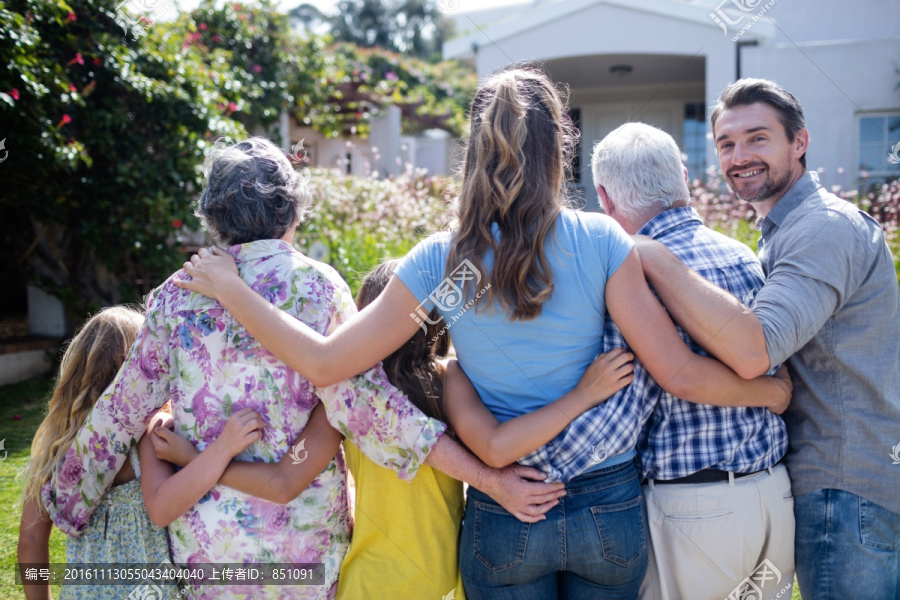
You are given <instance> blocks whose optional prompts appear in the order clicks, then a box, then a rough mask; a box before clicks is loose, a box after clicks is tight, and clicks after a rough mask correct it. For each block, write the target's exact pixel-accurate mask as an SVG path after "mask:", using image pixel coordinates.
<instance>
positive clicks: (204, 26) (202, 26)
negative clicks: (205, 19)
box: [200, 23, 206, 31]
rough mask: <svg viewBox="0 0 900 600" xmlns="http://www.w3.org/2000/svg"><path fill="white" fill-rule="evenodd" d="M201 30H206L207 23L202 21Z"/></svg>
mask: <svg viewBox="0 0 900 600" xmlns="http://www.w3.org/2000/svg"><path fill="white" fill-rule="evenodd" d="M200 29H201V31H206V23H200Z"/></svg>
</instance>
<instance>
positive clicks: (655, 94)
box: [444, 0, 900, 210]
mask: <svg viewBox="0 0 900 600" xmlns="http://www.w3.org/2000/svg"><path fill="white" fill-rule="evenodd" d="M486 14H487V13H482V14H481V17H483V16H486ZM503 14H505V17H499V18H498V19H497V20H494V21H492V22H490V23H484V24H481V23H479V26H478V27H471V28H470V30H469V31H468V33H465V34H464V35H462V36H460V37H458V38H456V39H453V40H450V41H448V42H447V43H446V44H445V45H444V57H445V58H457V59H464V60H471V61H473V62H474V64H475V66H476V69H477V71H478V76H479V77H480V78H482V77H485V76H487V75H489V74H490V73H492V72H494V71H496V70H498V69H501V68H503V67H505V66H506V65H509V64H511V63H519V62H527V63H532V64H536V65H538V66H541V67H542V68H543V69H544V70H545V71H546V72H547V73H548V74H549V75H550V76H551V77H552V78H553V79H554V80H555V81H557V82H559V83H562V84H566V85H567V86H568V88H569V89H570V108H571V114H572V117H573V119H574V120H575V121H576V123H577V124H578V126H579V128H580V130H581V134H582V144H581V148H580V150H579V155H578V157H577V160H576V165H575V170H576V175H575V182H574V188H575V190H574V191H575V192H576V194H578V195H580V196H581V197H582V198H583V199H584V202H585V204H586V207H587V208H589V209H593V210H596V209H598V202H597V196H596V192H595V191H594V190H593V185H592V183H591V172H590V153H591V148H592V145H593V143H594V142H595V141H597V140H600V139H602V138H603V137H604V136H605V135H606V134H607V133H609V132H610V131H611V130H612V129H614V128H615V127H617V126H618V125H620V124H622V123H624V122H626V121H643V122H646V123H650V124H652V125H656V126H658V127H660V128H662V129H664V130H666V131H667V132H669V133H670V134H671V135H672V136H673V137H674V138H675V140H676V141H677V142H678V143H679V145H680V146H681V148H682V150H683V151H684V153H685V155H686V164H687V166H688V168H689V171H690V174H691V176H692V177H702V175H703V172H704V170H705V168H706V166H707V165H710V164H714V163H715V147H714V145H713V143H712V139H711V137H712V136H711V134H710V129H709V114H710V112H711V108H712V106H713V105H714V103H715V101H716V99H717V98H718V96H719V93H720V92H721V90H722V89H723V88H724V87H725V86H726V85H727V84H729V83H730V82H733V81H734V80H735V79H737V78H738V77H763V78H767V79H773V80H775V81H777V82H778V83H780V84H782V85H783V86H785V87H786V88H787V89H788V90H789V91H791V92H792V93H793V94H794V95H795V96H797V98H798V99H799V100H800V102H801V104H802V105H803V107H804V111H805V114H806V119H807V126H808V128H809V130H810V133H811V145H810V151H809V153H808V156H807V159H808V164H809V167H810V168H811V169H816V168H823V169H824V173H823V176H822V179H823V183H825V184H826V185H832V184H841V185H842V186H843V187H844V188H853V187H855V186H866V185H868V184H872V183H881V182H883V181H885V180H889V179H896V178H897V177H900V164H894V163H891V162H889V161H888V155H889V154H890V153H891V151H892V147H893V146H894V144H897V143H898V142H900V93H898V89H900V88H898V84H900V3H898V2H896V1H895V0H889V1H887V2H886V1H884V0H856V1H854V2H846V0H556V1H553V0H533V1H532V2H526V3H523V4H521V5H517V6H514V7H507V8H506V10H505V11H504V12H503ZM476 16H477V15H476ZM470 22H472V23H477V22H478V20H477V19H475V18H473V19H471V20H470ZM483 22H484V21H482V23H483ZM897 148H898V149H900V146H898V147H897ZM898 158H900V157H898Z"/></svg>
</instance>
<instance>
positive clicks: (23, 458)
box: [0, 378, 800, 600]
mask: <svg viewBox="0 0 900 600" xmlns="http://www.w3.org/2000/svg"><path fill="white" fill-rule="evenodd" d="M51 385H52V381H51V380H50V379H49V378H37V379H32V380H30V381H26V382H23V383H17V384H15V385H9V386H4V387H0V440H5V446H6V451H7V452H8V453H9V454H8V456H7V458H6V460H4V461H3V462H0V506H5V507H6V510H5V511H3V512H0V600H13V599H20V598H23V597H24V594H23V592H22V588H21V587H17V586H16V585H15V584H14V581H15V575H14V573H15V567H16V544H17V543H18V539H19V520H20V518H21V516H22V507H21V504H20V503H21V499H22V482H21V479H17V478H16V475H17V473H18V472H19V471H20V470H21V469H22V468H23V467H24V466H25V463H26V462H27V461H28V455H29V453H30V450H31V438H32V437H34V432H35V431H36V430H37V428H38V425H40V423H41V420H42V419H43V417H44V412H45V409H46V401H47V396H48V394H49V391H50V388H51ZM26 399H30V400H31V401H30V402H26ZM15 415H19V416H21V420H16V419H15V418H14V416H15ZM0 456H2V452H0ZM65 559H66V547H65V535H64V534H62V533H61V532H60V531H59V530H58V529H56V528H54V529H53V535H52V536H51V537H50V561H51V562H55V563H62V562H65ZM53 596H54V597H58V596H59V588H58V587H54V589H53ZM791 599H792V600H800V592H799V590H798V589H797V584H796V583H795V584H794V592H793V595H792V596H791ZM785 600H786V599H785Z"/></svg>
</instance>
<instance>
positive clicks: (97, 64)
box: [94, 56, 103, 67]
mask: <svg viewBox="0 0 900 600" xmlns="http://www.w3.org/2000/svg"><path fill="white" fill-rule="evenodd" d="M94 64H95V65H96V66H98V67H99V66H100V65H102V64H103V61H102V60H100V57H99V56H98V57H95V58H94Z"/></svg>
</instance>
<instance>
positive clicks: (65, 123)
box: [56, 115, 72, 128]
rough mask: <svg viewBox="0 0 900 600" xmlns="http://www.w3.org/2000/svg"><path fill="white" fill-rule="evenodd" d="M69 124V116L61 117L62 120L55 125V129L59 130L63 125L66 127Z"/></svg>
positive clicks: (70, 118) (70, 120)
mask: <svg viewBox="0 0 900 600" xmlns="http://www.w3.org/2000/svg"><path fill="white" fill-rule="evenodd" d="M71 122H72V117H70V116H69V115H63V116H62V119H60V121H59V123H57V124H56V127H57V128H60V127H62V126H63V125H68V124H69V123H71Z"/></svg>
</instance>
